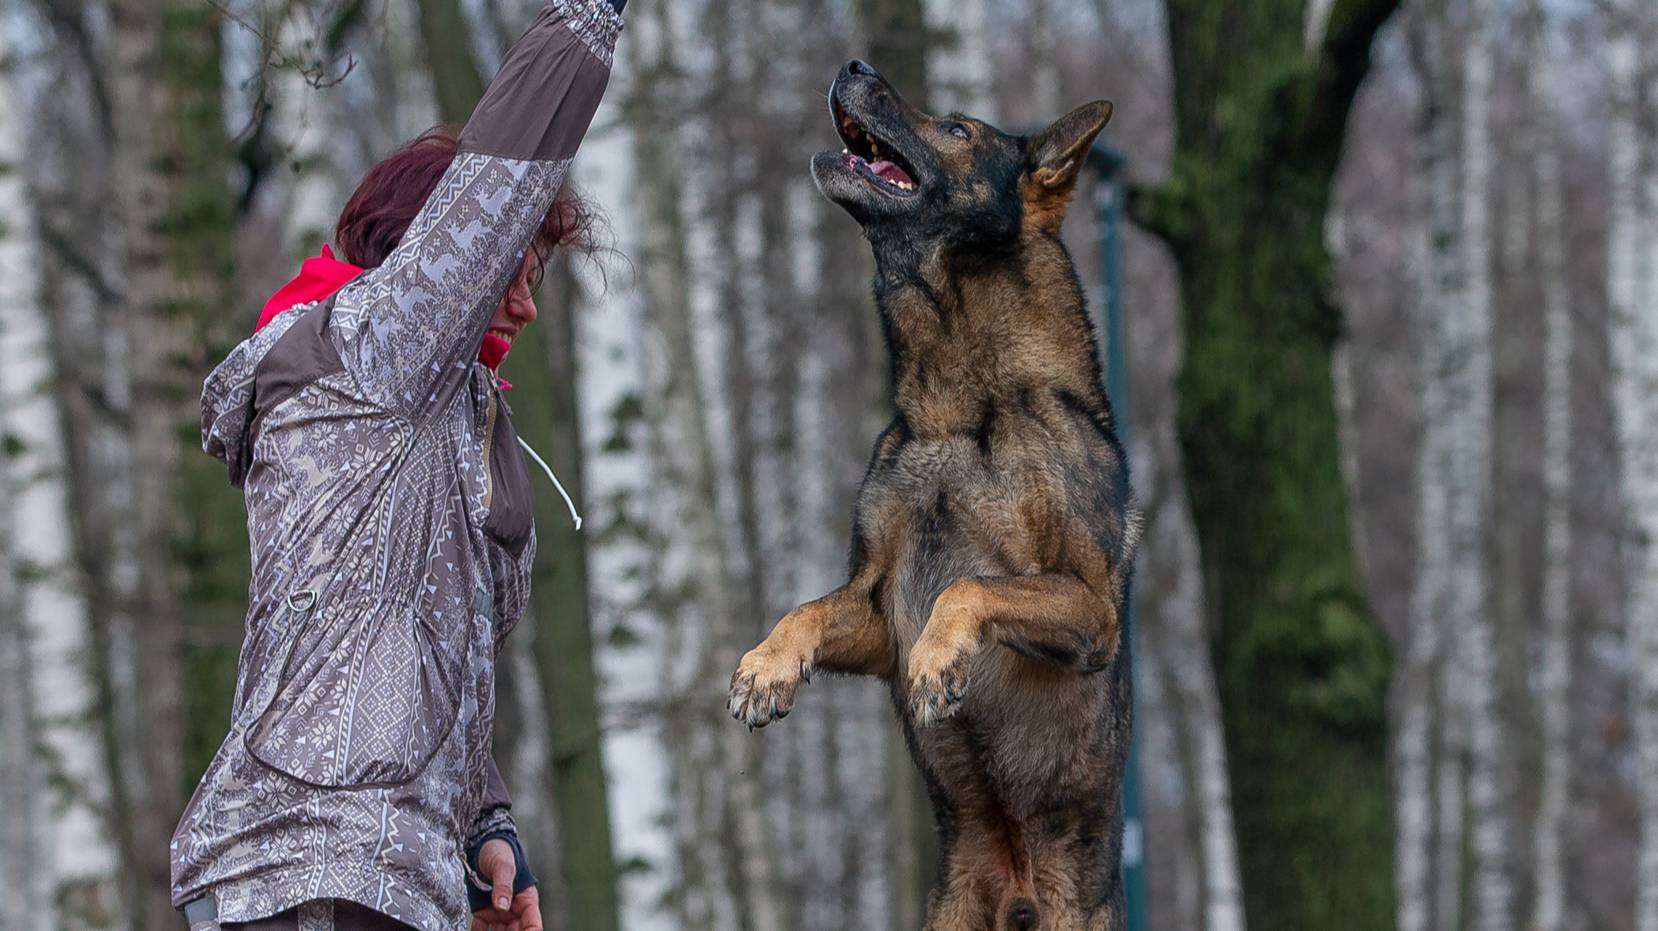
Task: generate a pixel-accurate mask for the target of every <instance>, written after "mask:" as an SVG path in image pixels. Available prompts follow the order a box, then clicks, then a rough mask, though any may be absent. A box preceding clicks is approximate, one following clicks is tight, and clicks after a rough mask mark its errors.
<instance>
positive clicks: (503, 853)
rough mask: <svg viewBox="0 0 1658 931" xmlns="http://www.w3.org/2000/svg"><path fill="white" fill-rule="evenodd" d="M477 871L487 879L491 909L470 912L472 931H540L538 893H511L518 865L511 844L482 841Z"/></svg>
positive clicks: (495, 839) (531, 890) (529, 890)
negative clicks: (489, 887)
mask: <svg viewBox="0 0 1658 931" xmlns="http://www.w3.org/2000/svg"><path fill="white" fill-rule="evenodd" d="M478 872H479V873H480V874H482V875H483V877H484V878H485V879H488V880H489V884H490V886H491V889H490V893H489V901H490V904H491V906H493V907H491V908H486V909H482V910H481V911H476V912H473V913H472V931H542V927H541V894H540V893H539V892H537V891H536V887H534V886H526V887H525V888H524V891H522V892H519V893H517V894H514V893H513V891H512V880H513V877H514V876H516V875H517V874H518V862H517V861H516V860H515V859H514V858H513V855H512V845H511V844H509V843H507V842H506V841H504V840H502V839H500V838H499V837H493V838H490V839H489V840H488V841H485V842H484V846H483V849H482V850H479V851H478Z"/></svg>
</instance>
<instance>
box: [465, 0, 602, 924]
mask: <svg viewBox="0 0 1658 931" xmlns="http://www.w3.org/2000/svg"><path fill="white" fill-rule="evenodd" d="M622 2H623V3H626V2H627V0H622ZM496 837H499V838H501V839H502V840H504V841H506V842H507V843H508V844H510V845H512V857H513V862H514V863H515V864H516V865H517V867H518V875H516V876H514V877H513V878H512V893H513V895H517V894H518V893H520V892H523V891H524V890H525V889H528V888H529V887H531V886H533V885H535V884H536V882H537V880H536V878H535V874H534V873H532V872H530V861H529V859H528V858H527V857H525V856H524V847H523V845H522V844H520V843H518V835H517V834H514V833H513V832H511V831H491V832H489V833H488V834H485V835H484V836H483V837H480V838H478V841H477V843H475V844H473V845H472V846H471V847H470V848H468V849H467V851H466V866H467V883H466V904H467V905H468V906H469V907H470V908H471V909H472V910H473V911H474V912H481V911H483V910H484V909H486V908H491V907H493V905H494V903H493V902H491V901H490V900H489V893H490V885H489V880H488V879H487V878H485V877H484V876H483V874H482V873H481V872H480V871H479V870H478V854H479V853H480V852H481V851H482V850H483V849H484V844H485V843H487V842H488V841H490V840H491V839H493V838H496Z"/></svg>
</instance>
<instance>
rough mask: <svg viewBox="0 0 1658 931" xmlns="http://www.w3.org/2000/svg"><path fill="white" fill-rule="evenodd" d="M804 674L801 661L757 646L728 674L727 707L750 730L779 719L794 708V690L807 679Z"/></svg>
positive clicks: (804, 666) (804, 663)
mask: <svg viewBox="0 0 1658 931" xmlns="http://www.w3.org/2000/svg"><path fill="white" fill-rule="evenodd" d="M806 673H807V669H806V662H805V661H804V660H794V659H783V658H780V657H777V656H776V655H774V654H772V653H769V652H765V651H763V650H762V649H760V648H758V647H757V648H755V649H753V650H750V651H749V652H748V655H746V656H744V657H743V661H742V663H740V664H739V665H738V666H737V671H736V673H734V674H733V675H732V676H731V696H730V698H729V700H728V701H727V702H726V707H727V709H728V710H730V712H731V716H732V717H733V718H736V719H737V720H739V721H741V722H743V723H744V724H746V725H748V729H749V730H750V731H752V730H754V729H755V728H757V727H765V726H766V725H767V724H770V723H771V722H773V721H781V720H782V719H784V718H786V717H788V715H789V712H790V711H791V710H793V709H794V693H795V689H796V688H798V687H799V686H800V683H801V682H804V681H806V680H807V676H806Z"/></svg>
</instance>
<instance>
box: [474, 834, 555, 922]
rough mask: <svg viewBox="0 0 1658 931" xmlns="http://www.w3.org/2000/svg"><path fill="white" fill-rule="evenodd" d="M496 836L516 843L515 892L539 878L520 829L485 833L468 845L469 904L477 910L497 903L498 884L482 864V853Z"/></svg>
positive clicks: (529, 885) (514, 853) (513, 849)
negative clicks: (493, 898)
mask: <svg viewBox="0 0 1658 931" xmlns="http://www.w3.org/2000/svg"><path fill="white" fill-rule="evenodd" d="M495 838H500V839H501V840H504V841H506V842H507V844H508V845H510V846H511V847H512V862H513V864H514V866H516V868H517V870H518V871H517V872H516V873H515V874H513V877H512V894H513V895H517V894H518V893H520V892H523V891H524V890H525V889H528V888H530V887H531V886H533V885H535V884H536V881H537V880H536V878H535V874H534V873H532V872H530V861H529V858H528V857H526V856H524V845H522V844H520V843H519V842H518V833H517V832H516V831H510V830H497V831H490V832H489V833H486V834H483V835H481V836H479V837H478V839H477V840H476V841H474V842H473V843H472V844H471V845H470V846H468V847H467V848H466V904H467V907H468V908H469V909H470V910H471V911H473V912H481V911H483V910H484V909H486V908H494V907H495V903H494V902H491V901H490V900H489V897H490V893H492V892H493V891H494V887H493V886H491V885H490V884H489V880H488V879H487V878H485V876H484V875H483V871H482V870H480V869H479V868H478V854H479V853H481V852H483V849H484V844H485V843H487V842H488V841H490V840H493V839H495Z"/></svg>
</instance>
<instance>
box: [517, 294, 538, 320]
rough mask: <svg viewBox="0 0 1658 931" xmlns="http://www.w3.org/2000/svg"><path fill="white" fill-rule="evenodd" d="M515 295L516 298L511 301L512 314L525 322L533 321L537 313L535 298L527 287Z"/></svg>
mask: <svg viewBox="0 0 1658 931" xmlns="http://www.w3.org/2000/svg"><path fill="white" fill-rule="evenodd" d="M517 297H518V299H517V300H515V301H513V302H512V315H513V316H514V317H517V318H518V319H520V320H522V321H524V322H525V323H534V322H535V318H536V314H537V311H536V306H535V298H534V297H532V296H531V295H530V292H529V289H528V288H525V289H524V291H523V293H522V294H520V295H518V296H517Z"/></svg>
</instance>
